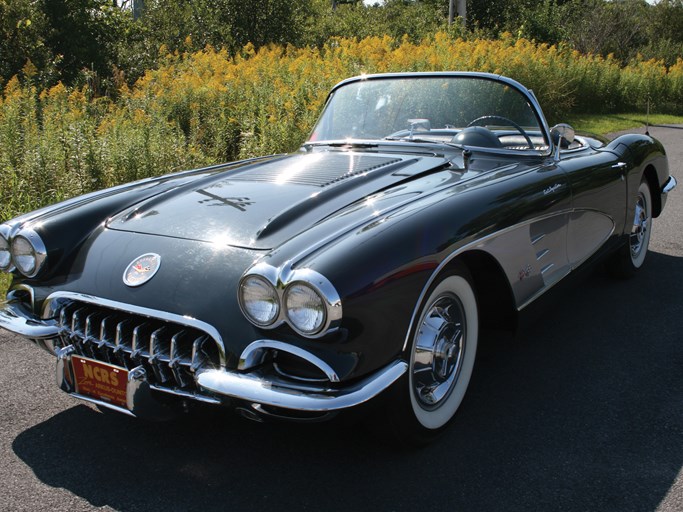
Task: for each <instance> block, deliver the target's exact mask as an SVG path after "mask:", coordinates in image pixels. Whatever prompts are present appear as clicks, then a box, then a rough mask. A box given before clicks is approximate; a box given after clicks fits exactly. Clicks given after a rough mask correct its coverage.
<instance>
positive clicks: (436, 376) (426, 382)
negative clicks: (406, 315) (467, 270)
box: [413, 295, 465, 409]
mask: <svg viewBox="0 0 683 512" xmlns="http://www.w3.org/2000/svg"><path fill="white" fill-rule="evenodd" d="M464 353H465V315H464V313H463V308H462V304H461V303H460V301H459V300H458V299H457V297H455V296H454V295H446V296H442V297H439V298H438V299H437V300H436V301H435V302H434V303H433V304H432V305H431V306H430V307H429V309H428V310H427V313H426V314H425V316H424V318H423V320H422V324H421V325H420V330H419V332H418V334H417V340H416V343H415V352H414V354H413V358H414V361H413V392H414V393H415V396H416V397H417V400H418V402H419V403H420V405H421V406H422V407H423V408H425V409H435V408H437V407H439V406H440V405H441V403H442V402H443V401H444V400H445V399H446V398H448V395H449V394H450V393H451V391H452V390H453V387H454V385H455V382H456V381H457V379H458V374H459V373H460V367H461V366H462V360H463V356H464Z"/></svg>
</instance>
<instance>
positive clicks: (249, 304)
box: [239, 275, 280, 327]
mask: <svg viewBox="0 0 683 512" xmlns="http://www.w3.org/2000/svg"><path fill="white" fill-rule="evenodd" d="M239 299H240V305H241V306H242V311H244V314H245V315H246V316H247V318H248V319H249V321H251V322H252V323H254V324H256V325H258V326H261V327H265V326H268V325H270V324H272V323H273V322H275V320H276V319H277V317H278V315H279V314H280V301H279V298H278V295H277V291H276V290H275V287H273V285H272V284H270V283H269V282H268V281H267V280H266V279H264V278H263V277H260V276H255V275H252V276H247V277H245V278H244V279H243V280H242V282H241V283H240V293H239Z"/></svg>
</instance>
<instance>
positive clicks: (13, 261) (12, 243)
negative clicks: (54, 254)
mask: <svg viewBox="0 0 683 512" xmlns="http://www.w3.org/2000/svg"><path fill="white" fill-rule="evenodd" d="M0 238H1V239H2V240H3V243H5V244H7V246H8V248H9V264H8V265H4V266H2V267H0V270H2V271H3V272H14V271H17V272H19V273H21V274H22V275H24V276H26V277H28V278H32V277H36V276H37V275H38V274H39V273H40V271H41V270H42V269H43V268H44V266H45V262H46V261H47V249H46V247H45V243H44V242H43V239H42V238H41V237H40V235H38V233H37V232H36V231H35V230H34V229H33V228H32V227H23V228H20V229H17V228H16V227H15V228H14V229H12V227H11V226H9V225H7V224H3V225H0ZM22 243H25V244H26V246H27V247H28V248H29V250H30V251H22V252H20V248H19V245H18V244H22ZM29 252H30V258H31V259H32V264H31V265H30V266H27V265H25V264H24V263H23V262H22V259H21V258H22V257H24V256H26V255H27V253H29Z"/></svg>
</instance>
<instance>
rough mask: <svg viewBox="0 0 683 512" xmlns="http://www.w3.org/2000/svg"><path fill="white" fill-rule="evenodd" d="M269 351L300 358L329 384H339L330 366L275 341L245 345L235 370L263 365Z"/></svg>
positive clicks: (298, 349) (306, 352)
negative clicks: (326, 379) (315, 369)
mask: <svg viewBox="0 0 683 512" xmlns="http://www.w3.org/2000/svg"><path fill="white" fill-rule="evenodd" d="M271 350H278V351H280V352H287V353H289V354H292V355H295V356H297V357H300V358H301V359H304V360H305V361H307V362H309V363H311V364H312V365H313V366H315V367H316V368H318V369H319V370H320V371H321V372H323V373H324V374H325V375H326V376H327V378H328V379H329V381H330V382H339V376H338V375H337V372H335V371H334V370H333V369H332V367H331V366H330V365H328V364H327V363H326V362H325V361H323V360H322V359H320V358H319V357H317V356H314V355H313V354H311V353H310V352H308V351H307V350H304V349H303V348H300V347H296V346H294V345H290V344H288V343H283V342H282V341H275V340H257V341H254V342H252V343H250V344H249V345H247V348H245V349H244V350H243V351H242V355H240V360H239V363H238V365H237V369H238V370H242V371H244V370H250V369H251V368H254V367H256V366H259V365H260V364H262V363H263V361H264V359H265V357H266V355H267V354H268V352H270V351H271Z"/></svg>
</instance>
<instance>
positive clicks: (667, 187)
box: [662, 176, 678, 194]
mask: <svg viewBox="0 0 683 512" xmlns="http://www.w3.org/2000/svg"><path fill="white" fill-rule="evenodd" d="M676 185H678V182H677V181H676V178H674V177H673V176H669V179H668V180H667V181H666V183H665V184H664V186H663V187H662V194H668V193H669V192H671V191H672V190H673V189H675V188H676Z"/></svg>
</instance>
